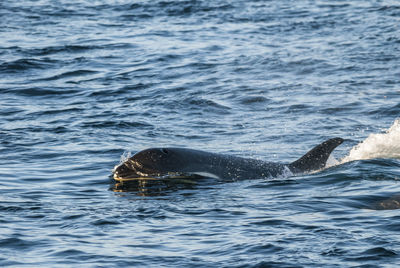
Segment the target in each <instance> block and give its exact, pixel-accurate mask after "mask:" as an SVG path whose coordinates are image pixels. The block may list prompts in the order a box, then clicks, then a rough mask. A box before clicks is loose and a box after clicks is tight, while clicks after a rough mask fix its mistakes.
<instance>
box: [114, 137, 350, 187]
mask: <svg viewBox="0 0 400 268" xmlns="http://www.w3.org/2000/svg"><path fill="white" fill-rule="evenodd" d="M343 141H344V140H343V139H342V138H333V139H329V140H327V141H325V142H323V143H321V144H319V145H317V146H316V147H314V148H313V149H311V150H310V151H309V152H308V153H306V154H305V155H304V156H302V157H301V158H299V159H298V160H296V161H294V162H292V163H289V164H282V163H275V162H266V161H262V160H257V159H250V158H243V157H238V156H232V155H224V154H217V153H210V152H205V151H199V150H193V149H185V148H150V149H146V150H143V151H140V152H138V153H136V154H135V155H133V156H132V157H130V158H128V159H127V160H125V161H124V162H122V163H121V164H119V165H118V166H116V167H115V168H114V170H113V177H114V179H115V180H117V181H124V180H129V179H133V178H143V179H145V178H160V177H163V176H167V177H168V176H172V177H177V176H178V177H179V176H180V177H185V176H188V177H190V176H193V175H200V176H202V177H213V178H218V179H223V180H239V179H256V178H277V177H279V176H282V175H287V174H289V175H299V174H304V173H309V172H313V171H317V170H320V169H323V168H324V167H325V165H326V161H327V160H328V158H329V155H330V154H331V152H332V151H333V150H334V149H335V148H336V147H337V146H339V145H340V144H341V143H342V142H343Z"/></svg>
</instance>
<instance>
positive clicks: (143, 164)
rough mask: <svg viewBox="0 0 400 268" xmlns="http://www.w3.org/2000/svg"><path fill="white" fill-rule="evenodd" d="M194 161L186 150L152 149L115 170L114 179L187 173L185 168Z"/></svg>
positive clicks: (142, 152)
mask: <svg viewBox="0 0 400 268" xmlns="http://www.w3.org/2000/svg"><path fill="white" fill-rule="evenodd" d="M192 160H193V157H192V155H191V154H190V153H189V154H188V153H187V152H186V153H185V149H178V148H151V149H146V150H143V151H140V152H138V153H136V154H135V155H134V156H132V157H131V158H129V159H127V160H126V161H124V162H123V163H121V164H120V165H118V166H116V167H115V168H114V171H113V173H114V178H118V179H121V178H135V177H136V178H137V177H143V176H144V177H149V176H163V175H167V174H171V173H179V172H185V167H187V166H188V164H189V162H190V161H192Z"/></svg>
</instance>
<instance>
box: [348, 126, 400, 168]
mask: <svg viewBox="0 0 400 268" xmlns="http://www.w3.org/2000/svg"><path fill="white" fill-rule="evenodd" d="M374 158H397V159H400V118H399V119H396V120H395V121H394V123H393V125H392V126H391V127H390V128H389V129H388V130H386V131H385V132H384V133H379V134H370V135H369V136H368V138H366V139H365V140H364V141H362V142H361V143H359V144H357V145H356V146H354V147H353V148H352V149H351V150H350V152H349V154H348V155H347V156H346V157H344V158H343V159H342V160H341V164H343V163H346V162H349V161H355V160H365V159H374Z"/></svg>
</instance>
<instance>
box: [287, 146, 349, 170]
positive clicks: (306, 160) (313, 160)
mask: <svg viewBox="0 0 400 268" xmlns="http://www.w3.org/2000/svg"><path fill="white" fill-rule="evenodd" d="M343 141H344V140H343V139H342V138H333V139H330V140H327V141H324V142H323V143H321V144H319V145H317V146H315V147H314V148H313V149H311V150H310V151H309V152H308V153H306V154H305V155H303V156H302V157H301V158H300V159H298V160H296V161H294V162H293V163H291V164H289V165H288V167H289V169H290V170H291V171H292V172H293V173H305V172H311V171H315V170H319V169H322V168H324V167H325V165H326V161H328V158H329V155H330V154H331V153H332V151H333V150H334V149H335V148H336V147H337V146H339V145H340V144H342V142H343Z"/></svg>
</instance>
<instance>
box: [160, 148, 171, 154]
mask: <svg viewBox="0 0 400 268" xmlns="http://www.w3.org/2000/svg"><path fill="white" fill-rule="evenodd" d="M161 152H162V153H163V154H169V151H168V150H167V149H164V148H162V149H161Z"/></svg>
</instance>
